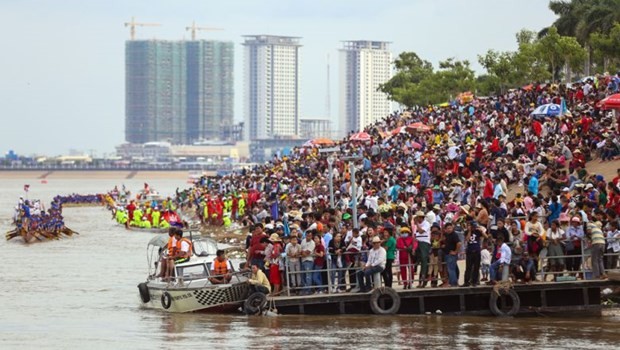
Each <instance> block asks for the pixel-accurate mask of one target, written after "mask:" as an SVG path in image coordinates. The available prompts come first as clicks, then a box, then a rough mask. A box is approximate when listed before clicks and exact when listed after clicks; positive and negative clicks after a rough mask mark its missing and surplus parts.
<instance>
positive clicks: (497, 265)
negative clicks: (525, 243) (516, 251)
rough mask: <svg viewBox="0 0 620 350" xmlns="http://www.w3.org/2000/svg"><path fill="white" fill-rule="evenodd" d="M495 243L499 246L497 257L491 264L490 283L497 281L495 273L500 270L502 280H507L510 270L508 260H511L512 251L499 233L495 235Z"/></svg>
mask: <svg viewBox="0 0 620 350" xmlns="http://www.w3.org/2000/svg"><path fill="white" fill-rule="evenodd" d="M497 245H498V246H499V253H500V256H499V259H497V260H495V262H494V263H493V264H491V271H490V272H491V282H490V283H491V284H495V283H497V274H498V273H499V272H500V271H499V270H500V269H501V272H502V281H507V280H508V275H509V272H510V261H511V260H512V251H511V250H510V247H508V245H507V244H506V243H504V237H503V236H501V235H499V236H497Z"/></svg>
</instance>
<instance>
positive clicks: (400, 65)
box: [379, 52, 476, 107]
mask: <svg viewBox="0 0 620 350" xmlns="http://www.w3.org/2000/svg"><path fill="white" fill-rule="evenodd" d="M394 65H395V67H396V69H397V73H396V74H395V75H394V77H393V78H392V79H390V80H389V81H388V82H386V83H385V84H382V85H381V86H380V87H379V89H380V90H381V91H383V92H385V93H386V94H388V96H390V98H391V99H392V100H393V101H396V102H398V103H401V104H403V105H405V106H408V107H411V106H415V105H428V104H438V103H442V102H446V101H448V100H449V99H450V98H454V97H456V95H458V94H459V93H461V92H464V91H469V90H473V89H475V87H476V77H475V74H474V71H473V70H472V69H471V67H470V63H469V62H468V61H458V60H455V59H454V58H449V59H447V60H445V61H442V62H440V63H439V69H438V70H437V71H434V69H433V66H432V64H430V63H429V62H428V61H424V60H422V59H421V58H420V57H419V56H418V55H417V54H415V53H413V52H403V53H401V54H400V55H399V57H398V59H396V61H395V62H394Z"/></svg>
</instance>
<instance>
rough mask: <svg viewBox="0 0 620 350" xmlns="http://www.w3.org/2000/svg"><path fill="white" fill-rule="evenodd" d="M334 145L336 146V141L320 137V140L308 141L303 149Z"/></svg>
mask: <svg viewBox="0 0 620 350" xmlns="http://www.w3.org/2000/svg"><path fill="white" fill-rule="evenodd" d="M333 144H334V141H332V140H330V139H327V138H324V137H320V138H318V139H312V140H308V141H306V143H304V144H303V146H302V147H315V146H331V145H333Z"/></svg>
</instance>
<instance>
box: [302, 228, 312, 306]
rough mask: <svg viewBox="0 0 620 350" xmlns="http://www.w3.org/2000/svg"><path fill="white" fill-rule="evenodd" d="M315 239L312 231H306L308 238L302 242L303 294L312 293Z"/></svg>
mask: <svg viewBox="0 0 620 350" xmlns="http://www.w3.org/2000/svg"><path fill="white" fill-rule="evenodd" d="M314 247H315V245H314V240H313V238H312V233H310V232H306V238H305V239H304V240H303V241H302V242H301V269H302V271H304V274H303V275H304V277H303V281H304V287H305V289H304V290H303V291H302V294H310V289H311V287H312V272H311V271H312V268H313V267H314V256H313V254H314Z"/></svg>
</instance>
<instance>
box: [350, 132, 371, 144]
mask: <svg viewBox="0 0 620 350" xmlns="http://www.w3.org/2000/svg"><path fill="white" fill-rule="evenodd" d="M370 139H371V137H370V135H369V134H368V133H367V132H358V133H355V134H353V135H351V137H349V140H351V141H362V142H367V141H370Z"/></svg>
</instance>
